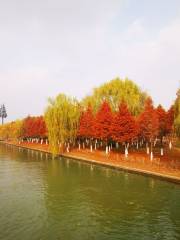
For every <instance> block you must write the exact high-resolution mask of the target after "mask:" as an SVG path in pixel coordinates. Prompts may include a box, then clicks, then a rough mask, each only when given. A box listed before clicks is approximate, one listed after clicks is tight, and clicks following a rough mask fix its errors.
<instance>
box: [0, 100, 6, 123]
mask: <svg viewBox="0 0 180 240" xmlns="http://www.w3.org/2000/svg"><path fill="white" fill-rule="evenodd" d="M0 117H1V119H2V125H3V124H4V118H6V117H7V112H6V108H5V105H4V104H3V105H2V106H1V108H0Z"/></svg>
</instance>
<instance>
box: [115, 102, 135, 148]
mask: <svg viewBox="0 0 180 240" xmlns="http://www.w3.org/2000/svg"><path fill="white" fill-rule="evenodd" d="M136 127H137V126H136V122H135V119H134V117H133V116H132V115H131V113H130V112H129V110H128V107H127V104H126V103H125V102H122V103H121V104H120V105H119V111H118V112H117V113H116V114H115V116H114V118H113V121H112V124H111V132H112V138H113V140H114V141H116V142H119V143H123V142H125V143H127V142H130V141H131V140H133V139H134V138H135V137H136V136H137V134H138V132H137V128H136Z"/></svg>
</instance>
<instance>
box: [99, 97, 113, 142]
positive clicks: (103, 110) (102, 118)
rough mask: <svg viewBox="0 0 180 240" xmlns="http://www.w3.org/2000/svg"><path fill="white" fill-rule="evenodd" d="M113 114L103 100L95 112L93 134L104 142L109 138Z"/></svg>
mask: <svg viewBox="0 0 180 240" xmlns="http://www.w3.org/2000/svg"><path fill="white" fill-rule="evenodd" d="M112 119H113V114H112V111H111V107H110V105H109V103H108V102H106V101H104V102H103V103H102V105H101V107H100V109H99V111H98V112H97V114H96V118H95V136H96V138H98V139H101V140H103V141H105V142H106V143H107V142H108V141H109V140H110V139H111V123H112Z"/></svg>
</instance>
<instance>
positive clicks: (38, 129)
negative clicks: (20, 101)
mask: <svg viewBox="0 0 180 240" xmlns="http://www.w3.org/2000/svg"><path fill="white" fill-rule="evenodd" d="M46 135H47V129H46V124H45V121H44V118H43V117H42V116H40V117H30V116H28V117H27V118H25V119H24V121H23V136H22V137H45V136H46Z"/></svg>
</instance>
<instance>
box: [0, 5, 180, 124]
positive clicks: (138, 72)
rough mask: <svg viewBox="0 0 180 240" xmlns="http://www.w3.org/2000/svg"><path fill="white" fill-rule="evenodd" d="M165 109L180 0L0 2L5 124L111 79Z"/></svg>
mask: <svg viewBox="0 0 180 240" xmlns="http://www.w3.org/2000/svg"><path fill="white" fill-rule="evenodd" d="M117 76H119V77H121V78H124V77H128V78H130V79H132V80H134V81H135V82H136V83H137V84H138V85H139V86H140V87H141V88H142V89H143V90H146V91H147V92H148V93H149V94H150V95H151V96H152V97H153V99H154V102H155V104H158V103H161V104H162V105H163V106H165V107H166V108H167V107H169V106H170V104H171V103H172V102H173V100H174V99H175V94H176V91H177V88H178V87H179V84H180V1H179V0H151V1H149V0H138V1H137V0H89V1H87V0H64V1H63V0H31V1H26V0H0V89H1V93H0V104H1V103H5V105H6V107H7V111H8V119H7V120H8V121H10V120H13V119H17V118H22V117H25V116H27V115H28V114H31V115H37V114H42V113H43V111H44V109H45V107H46V104H47V98H48V97H55V96H56V95H57V94H58V93H60V92H64V93H66V94H68V95H72V96H76V97H78V98H79V99H80V98H82V97H84V96H85V95H87V94H89V93H90V92H91V90H92V88H93V87H95V86H98V85H100V84H101V83H104V82H105V81H108V80H111V79H112V78H114V77H117Z"/></svg>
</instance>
